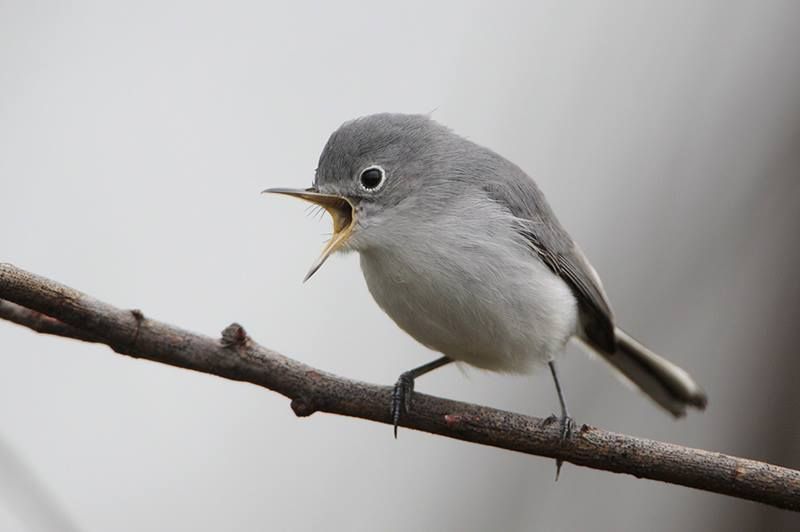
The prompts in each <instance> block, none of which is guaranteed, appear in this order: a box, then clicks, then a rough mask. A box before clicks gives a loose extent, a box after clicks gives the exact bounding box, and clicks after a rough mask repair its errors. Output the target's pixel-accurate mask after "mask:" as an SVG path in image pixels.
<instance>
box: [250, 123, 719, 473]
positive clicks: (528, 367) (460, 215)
mask: <svg viewBox="0 0 800 532" xmlns="http://www.w3.org/2000/svg"><path fill="white" fill-rule="evenodd" d="M264 192H268V193H274V194H282V195H287V196H293V197H296V198H300V199H303V200H306V201H308V202H311V203H313V204H316V205H317V206H320V207H322V208H323V209H325V210H326V211H327V212H328V213H329V214H330V215H331V218H332V220H333V235H332V237H331V239H330V241H329V242H328V243H327V244H326V246H325V247H324V249H323V251H322V253H321V254H320V256H319V258H318V259H317V260H316V261H315V262H314V263H313V264H312V266H311V268H310V269H309V271H308V273H307V274H306V277H305V279H304V282H305V281H306V280H308V279H309V278H310V277H311V276H312V275H314V273H315V272H317V270H319V268H320V267H321V266H322V264H323V263H324V262H325V261H326V260H327V258H328V257H330V256H331V255H332V254H334V253H340V252H341V253H346V252H356V253H358V255H359V260H360V265H361V270H362V272H363V275H364V279H365V281H366V284H367V287H368V289H369V292H370V294H371V295H372V297H373V298H374V300H375V301H376V302H377V304H378V306H380V308H381V309H383V311H384V312H385V313H386V314H387V315H388V316H389V317H390V318H391V319H392V320H393V321H394V322H395V323H396V324H397V325H398V326H399V327H400V328H401V329H402V330H403V331H405V332H406V333H408V334H409V335H410V336H412V337H413V338H415V339H416V340H417V341H418V342H419V343H421V344H422V345H424V346H426V347H428V348H430V349H431V350H433V351H436V352H438V353H440V354H441V356H440V357H439V358H437V359H435V360H433V361H431V362H429V363H427V364H424V365H422V366H419V367H416V368H413V369H411V370H409V371H406V372H404V373H402V374H401V375H400V377H399V378H398V379H397V382H396V383H395V385H394V389H393V393H392V398H391V405H389V408H390V413H391V420H392V422H393V425H394V435H395V437H397V427H398V425H399V424H400V422H401V419H402V416H403V415H405V414H407V413H408V412H409V411H411V409H412V407H413V405H412V399H413V393H414V385H415V381H416V379H417V378H418V377H420V376H422V375H424V374H426V373H429V372H431V371H433V370H435V369H437V368H441V367H443V366H445V365H448V364H451V363H453V362H459V363H462V364H466V365H469V366H474V367H477V368H480V369H484V370H490V371H495V372H500V373H506V374H527V373H530V372H532V371H535V370H536V369H538V368H543V367H544V366H549V369H550V373H551V375H552V378H553V381H554V384H555V389H556V392H557V395H558V400H559V406H560V410H561V412H560V417H559V418H558V419H559V420H560V423H561V438H562V441H563V440H565V439H566V438H568V437H570V435H571V431H572V428H573V426H574V421H573V420H572V418H571V417H570V414H569V410H568V408H567V402H566V400H565V394H564V391H563V388H562V386H561V382H560V380H559V373H558V371H557V369H556V360H557V358H558V357H559V355H560V354H561V353H562V352H563V351H564V349H565V346H566V344H567V343H568V342H569V341H570V340H571V339H573V338H574V339H576V340H577V341H579V342H580V343H582V344H584V345H585V346H586V347H588V349H589V350H591V351H593V352H595V353H597V354H598V355H600V357H601V358H602V359H603V360H605V361H606V362H608V363H609V365H610V366H611V367H612V368H613V369H614V370H616V372H617V373H618V374H619V375H620V376H621V377H623V379H624V380H628V381H631V382H632V383H633V384H634V385H635V386H636V387H638V388H639V389H640V390H641V391H642V392H644V394H645V395H647V396H649V397H650V398H651V399H652V400H653V401H655V403H656V404H658V405H659V406H661V407H662V408H664V409H665V410H666V411H667V412H669V413H670V414H672V415H673V416H675V417H681V416H683V415H685V414H686V411H687V408H689V407H693V408H697V409H700V410H703V409H705V407H706V404H707V396H706V393H705V392H704V391H703V389H702V388H701V387H700V386H699V385H698V384H697V383H696V382H695V380H694V379H693V378H692V377H691V376H690V375H689V373H687V372H686V371H685V370H684V369H682V368H680V367H678V366H677V365H675V364H673V363H672V362H669V361H668V360H667V359H666V358H664V357H662V356H660V355H658V354H656V353H655V352H653V351H651V350H650V349H648V348H647V347H645V346H644V345H643V344H641V343H639V342H638V341H637V340H636V339H634V338H633V337H632V336H630V335H629V334H627V333H626V332H625V331H623V330H622V329H621V328H620V327H618V326H617V323H616V320H615V318H614V314H613V313H612V310H611V305H610V303H609V300H608V297H607V295H606V292H605V290H604V288H603V284H602V282H601V280H600V277H599V276H598V274H597V272H596V270H595V269H594V267H592V265H591V264H590V263H589V260H588V259H587V257H586V255H584V253H583V252H582V251H581V249H580V248H579V247H578V245H577V244H576V243H575V241H574V240H573V239H572V237H571V236H570V235H569V233H568V232H567V231H566V230H565V229H564V227H563V226H562V225H561V223H560V222H559V221H558V219H557V218H556V215H555V214H554V212H553V210H552V209H551V207H550V206H549V204H548V202H547V201H546V199H545V197H544V195H543V193H542V192H541V190H540V189H539V187H538V186H537V184H536V183H535V182H534V180H533V179H532V178H531V177H529V176H528V174H526V173H525V172H524V171H523V170H522V169H521V168H520V167H519V166H517V165H515V164H514V163H512V162H511V161H509V160H508V159H506V158H505V157H503V156H501V155H499V154H498V153H496V152H494V151H492V150H491V149H489V148H486V147H484V146H481V145H479V144H477V143H475V142H473V141H471V140H469V139H467V138H465V137H463V136H461V135H458V134H457V133H455V132H454V131H452V130H451V129H449V128H448V127H446V126H444V125H442V124H440V123H439V122H437V121H435V120H433V119H432V118H431V117H430V116H428V115H423V114H400V113H379V114H373V115H367V116H363V117H360V118H356V119H354V120H350V121H348V122H345V123H344V124H343V125H341V126H340V127H339V128H338V129H336V131H334V132H333V133H332V134H331V135H330V137H329V139H328V141H327V143H326V144H325V146H324V148H323V150H322V153H321V155H320V158H319V163H318V166H317V169H316V172H315V175H314V180H313V183H312V185H311V186H310V187H308V188H304V189H295V188H269V189H267V190H265V191H264ZM552 418H553V420H555V417H554V416H552ZM558 466H559V468H560V462H559V463H558ZM557 475H558V473H557Z"/></svg>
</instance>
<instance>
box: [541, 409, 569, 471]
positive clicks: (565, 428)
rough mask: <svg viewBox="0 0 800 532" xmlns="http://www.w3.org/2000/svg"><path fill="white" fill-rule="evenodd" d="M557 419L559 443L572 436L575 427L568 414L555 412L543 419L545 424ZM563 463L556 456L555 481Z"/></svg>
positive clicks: (562, 443)
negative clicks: (559, 435)
mask: <svg viewBox="0 0 800 532" xmlns="http://www.w3.org/2000/svg"><path fill="white" fill-rule="evenodd" d="M556 421H558V422H559V423H560V424H561V440H560V443H561V445H564V443H565V442H566V441H567V440H568V439H570V438H571V437H572V431H573V430H574V429H575V420H574V419H572V418H571V417H569V416H568V415H562V416H561V417H558V416H556V415H555V414H551V415H550V416H549V417H548V418H546V419H545V420H544V422H545V423H546V424H548V425H549V424H551V423H555V422H556ZM562 465H564V461H563V460H561V459H560V458H556V482H558V476H559V475H560V474H561V466H562Z"/></svg>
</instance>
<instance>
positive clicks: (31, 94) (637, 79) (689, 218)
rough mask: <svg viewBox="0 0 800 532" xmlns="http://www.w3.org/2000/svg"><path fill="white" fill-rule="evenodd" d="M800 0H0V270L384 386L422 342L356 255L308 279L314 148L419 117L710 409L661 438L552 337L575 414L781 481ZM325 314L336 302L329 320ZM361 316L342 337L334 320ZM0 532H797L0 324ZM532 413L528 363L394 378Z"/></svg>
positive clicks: (315, 236) (539, 411)
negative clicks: (488, 173) (563, 241)
mask: <svg viewBox="0 0 800 532" xmlns="http://www.w3.org/2000/svg"><path fill="white" fill-rule="evenodd" d="M798 23H800V3H798V2H795V1H794V0H785V1H740V0H717V1H713V0H709V1H705V2H634V1H630V2H624V1H615V2H602V3H600V2H591V1H584V2H570V3H569V4H568V5H567V3H564V2H560V1H551V2H545V1H535V2H526V1H518V2H474V1H471V2H470V1H459V2H441V3H430V2H417V1H404V2H402V3H400V2H395V3H393V4H392V5H380V4H377V3H374V2H350V1H339V2H335V3H334V2H329V3H323V2H316V3H312V2H293V3H291V4H290V3H281V4H277V3H275V4H269V3H264V2H218V3H199V2H188V1H186V2H128V3H120V2H113V3H109V2H74V3H62V2H21V1H20V2H13V1H0V213H2V221H3V223H2V224H1V225H0V260H2V261H9V262H13V263H14V264H16V265H18V266H21V267H23V268H26V269H29V270H31V271H33V272H36V273H39V274H42V275H46V276H49V277H52V278H54V279H57V280H59V281H61V282H63V283H66V284H68V285H71V286H73V287H76V288H78V289H81V290H83V291H85V292H88V293H90V294H92V295H94V296H95V297H98V298H101V299H103V300H105V301H108V302H110V303H113V304H115V305H118V306H122V307H129V308H141V309H143V311H144V313H145V314H146V315H148V316H151V317H153V318H156V319H160V320H165V321H168V322H172V323H174V324H177V325H180V326H183V327H186V328H188V329H191V330H195V331H198V332H202V333H205V334H209V335H216V334H218V332H219V331H220V330H221V329H222V328H223V327H225V326H226V325H227V324H229V323H230V322H231V321H234V320H236V321H239V322H240V323H242V324H243V325H244V326H245V327H246V328H247V330H248V332H249V333H250V334H251V335H252V336H253V337H254V338H255V339H256V340H257V341H259V342H261V343H262V344H264V345H266V346H268V347H271V348H273V349H277V350H279V351H281V352H283V353H285V354H287V355H289V356H291V357H295V358H297V359H299V360H302V361H303V362H305V363H307V364H310V365H312V366H317V367H319V368H323V369H325V370H328V371H331V372H335V373H338V374H340V375H345V376H348V377H352V378H356V379H360V380H366V381H370V382H376V383H384V384H390V383H393V382H394V381H395V379H396V378H397V376H398V374H399V373H400V372H402V371H403V370H406V369H409V368H411V367H414V366H417V365H419V364H421V363H424V362H426V361H428V360H431V359H432V357H433V356H434V354H433V353H431V352H429V351H427V350H426V349H425V348H423V347H421V346H420V345H418V344H416V343H415V342H414V341H413V340H412V339H410V338H409V337H407V336H406V335H405V334H404V333H402V332H401V331H400V330H399V329H398V328H397V327H396V326H395V325H394V324H393V323H392V322H391V321H390V320H389V318H387V317H386V316H385V315H384V314H383V313H382V312H381V311H380V310H379V309H378V307H377V306H376V305H375V304H374V303H373V301H372V299H371V297H370V296H369V294H368V292H367V290H366V288H365V285H364V282H363V280H362V277H361V272H360V271H359V266H358V261H357V257H356V256H352V255H351V256H344V257H338V258H335V259H333V260H331V261H329V262H328V263H327V264H326V265H325V267H324V268H323V269H322V270H321V271H320V272H319V273H318V274H317V275H316V276H315V277H314V278H313V279H312V280H311V281H310V282H309V283H307V284H306V285H303V284H301V279H302V278H303V274H304V273H305V271H306V269H307V267H308V266H309V264H310V262H311V261H312V260H313V259H314V258H315V257H316V256H317V253H318V252H319V250H320V247H321V245H322V243H323V242H324V240H325V236H324V235H325V234H326V233H328V232H329V231H330V222H329V221H328V220H322V221H321V220H319V219H315V218H313V217H309V216H307V215H306V214H305V213H304V206H303V205H302V204H301V203H299V202H296V201H291V200H288V199H285V198H280V197H265V196H261V195H260V194H259V192H260V191H261V190H262V189H264V188H266V187H271V186H280V185H282V186H306V185H308V184H310V182H311V179H312V177H313V173H314V168H315V166H316V162H317V157H318V154H319V151H320V150H321V148H322V146H323V144H324V143H325V141H326V140H327V137H328V135H329V134H330V133H331V132H332V131H333V130H334V129H335V128H336V127H338V126H339V125H340V124H341V123H342V122H344V121H345V120H348V119H351V118H354V117H356V116H360V115H364V114H369V113H374V112H379V111H398V112H417V113H429V112H432V113H433V114H432V116H433V117H434V118H435V119H437V120H439V121H441V122H443V123H445V124H447V125H449V126H451V127H452V128H454V129H455V130H456V131H457V132H459V133H461V134H463V135H465V136H467V137H469V138H471V139H473V140H475V141H477V142H479V143H481V144H485V145H488V146H490V147H491V148H493V149H495V150H496V151H498V152H500V153H501V154H503V155H505V156H507V157H508V158H510V159H511V160H513V161H515V162H516V163H518V164H519V165H520V166H521V167H523V168H524V169H525V170H526V171H527V172H528V173H530V174H531V175H532V176H534V177H535V178H536V179H537V181H538V183H539V185H540V186H541V188H542V189H543V190H544V191H545V193H546V194H547V196H548V198H549V200H550V203H551V204H552V206H553V207H554V209H555V210H556V212H557V213H558V214H559V217H560V219H561V221H562V222H563V224H564V225H565V226H566V227H567V228H568V229H569V230H570V231H571V233H572V234H573V236H574V237H575V238H576V240H577V241H578V242H580V244H581V246H582V247H583V249H584V250H585V251H586V253H587V255H588V256H589V257H590V258H591V260H592V262H593V263H594V265H595V267H596V268H597V269H598V271H599V272H600V274H601V275H602V277H603V279H604V281H605V286H606V289H607V291H608V293H609V296H610V297H611V300H612V303H613V306H614V309H615V312H616V315H617V317H618V319H619V321H620V323H621V324H622V325H623V326H624V327H625V328H626V329H627V330H628V331H629V332H630V333H632V334H633V335H634V336H636V337H638V338H640V339H641V340H643V341H644V342H645V343H647V344H648V345H649V346H650V347H652V348H653V349H655V350H656V351H658V352H660V353H663V354H665V355H667V356H668V357H669V358H671V359H672V360H674V361H675V362H677V363H679V364H680V365H682V366H684V367H685V368H687V369H688V370H689V371H691V372H692V374H693V375H694V376H695V377H696V378H697V380H698V381H700V382H701V383H702V384H703V385H704V386H705V387H706V389H707V391H708V393H709V396H710V404H709V408H708V410H707V411H706V412H705V413H704V414H702V415H701V414H696V413H692V414H691V415H689V417H688V418H686V419H683V420H679V421H674V420H672V419H671V418H670V417H669V416H667V415H665V414H664V413H662V412H661V411H660V410H659V409H657V408H656V407H655V406H654V405H653V404H651V403H650V402H649V401H647V400H646V399H644V398H643V397H642V396H639V395H638V394H637V393H636V392H634V391H632V390H630V389H628V388H626V387H625V386H621V385H619V383H618V382H617V380H616V379H615V378H614V377H613V376H612V375H611V373H610V372H609V371H607V370H606V367H605V366H604V365H603V364H602V363H600V362H597V361H595V360H592V359H589V358H588V357H587V356H585V354H584V353H583V352H581V350H580V347H579V346H572V347H571V348H570V349H569V351H568V352H567V353H566V355H565V357H564V359H563V361H562V362H561V366H562V367H561V370H562V379H563V383H564V386H565V391H566V393H567V397H568V400H569V404H570V408H571V410H572V413H573V415H574V417H575V418H576V419H577V421H578V422H579V423H590V424H592V425H596V426H599V427H603V428H607V429H610V430H614V431H620V432H625V433H629V434H633V435H637V436H643V437H648V438H655V439H659V440H666V441H670V442H676V443H679V444H684V445H689V446H694V447H701V448H705V449H709V450H715V451H721V452H726V453H732V454H735V455H741V456H746V457H750V458H755V459H759V460H766V461H768V462H772V463H776V464H782V465H786V466H789V467H794V468H799V467H800V429H799V428H798V424H797V409H798V407H799V406H800V389H799V388H798V386H797V382H798V380H799V379H800V357H798V356H797V355H798V353H797V348H796V345H797V343H796V336H797V332H796V331H797V327H798V310H797V309H798V304H797V300H798V297H800V283H799V282H798V280H797V270H798V263H799V262H800V260H799V259H800V252H799V251H798V236H797V235H798V229H800V171H799V170H798V168H800V28H799V27H798ZM343 304H344V305H346V306H347V311H345V312H343V311H342V306H343ZM354 330H358V331H360V332H361V333H362V334H360V335H359V338H353V337H350V336H348V335H346V334H344V333H343V331H354ZM0 351H1V352H2V364H3V371H2V372H0V530H4V531H5V530H86V531H101V530H114V531H140V530H193V531H212V530H214V531H216V530H230V531H247V530H320V529H325V530H476V531H477V530H490V529H493V530H507V531H516V530H544V531H549V530H587V529H591V530H598V531H606V530H608V531H615V530H649V531H672V530H682V531H695V530H696V531H701V530H702V531H708V530H729V529H732V528H734V529H737V530H797V529H798V528H797V527H798V526H800V519H798V517H797V516H796V515H793V514H789V513H787V512H782V511H779V510H775V509H771V508H767V507H764V506H761V505H758V504H755V503H750V502H745V501H741V500H737V499H732V498H727V497H723V496H719V495H713V494H708V493H704V492H700V491H694V490H691V489H687V488H682V487H676V486H671V485H667V484H662V483H657V482H652V481H647V480H637V479H634V478H633V477H629V476H623V475H614V474H610V473H604V472H597V471H592V470H589V469H584V468H577V467H574V466H571V465H569V464H567V465H565V467H564V470H563V471H562V474H561V480H560V481H559V482H558V483H554V482H553V476H554V473H555V467H554V464H553V462H552V461H551V460H546V459H542V458H537V457H530V456H523V455H518V454H514V453H511V452H506V451H500V450H497V449H492V448H486V447H480V446H477V445H471V444H466V443H461V442H456V441H453V440H449V439H445V438H440V437H434V436H430V435H427V434H422V433H416V432H412V431H409V430H402V431H401V433H400V437H399V439H398V440H396V441H395V440H394V439H393V438H392V433H391V429H390V428H389V427H387V426H384V425H378V424H373V423H369V422H365V421H361V420H352V419H346V418H340V417H335V416H330V415H324V414H317V415H314V416H312V417H311V418H308V419H297V418H295V417H294V415H293V414H292V412H291V410H290V409H289V404H288V401H287V400H286V399H284V398H283V397H280V396H278V395H276V394H274V393H272V392H269V391H266V390H263V389H260V388H257V387H255V386H251V385H247V384H241V383H234V382H228V381H225V380H222V379H220V378H216V377H211V376H208V375H203V374H199V373H193V372H189V371H185V370H180V369H176V368H172V367H167V366H162V365H158V364H155V363H151V362H146V361H141V360H133V359H130V358H126V357H123V356H119V355H116V354H113V353H112V352H111V351H110V350H109V349H107V348H104V347H100V346H95V345H88V344H83V343H80V342H76V341H70V340H64V339H61V338H53V337H46V336H39V335H36V334H34V333H32V332H30V331H28V330H25V329H22V328H19V327H17V326H14V325H11V324H6V323H0ZM417 389H418V390H420V391H424V392H426V393H430V394H435V395H442V396H446V397H451V398H457V399H460V400H464V401H471V402H477V403H483V404H488V405H491V406H495V407H499V408H504V409H508V410H513V411H518V412H523V413H527V414H532V415H538V416H546V415H548V414H550V413H551V412H555V411H557V402H556V395H555V393H554V390H553V385H552V382H551V381H550V377H549V375H548V374H547V373H546V372H544V373H542V374H539V375H535V376H532V377H505V376H496V375H491V374H487V373H482V372H479V371H472V372H469V373H468V374H466V375H465V374H463V373H462V372H460V371H458V370H457V369H456V368H446V369H443V370H440V371H438V372H436V373H433V374H431V375H429V376H425V377H423V378H421V379H420V380H419V381H418V383H417Z"/></svg>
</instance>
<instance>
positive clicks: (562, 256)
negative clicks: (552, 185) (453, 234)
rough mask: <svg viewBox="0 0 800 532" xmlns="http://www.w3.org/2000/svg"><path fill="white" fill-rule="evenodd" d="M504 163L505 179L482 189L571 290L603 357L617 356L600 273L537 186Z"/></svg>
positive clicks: (586, 332) (590, 337) (589, 337)
mask: <svg viewBox="0 0 800 532" xmlns="http://www.w3.org/2000/svg"><path fill="white" fill-rule="evenodd" d="M504 162H506V163H507V165H505V166H506V168H505V172H504V175H503V176H502V177H500V176H492V177H491V178H490V180H488V181H485V182H484V184H483V185H484V186H483V188H484V190H486V192H487V193H488V194H489V197H490V198H492V199H493V200H494V201H496V202H498V203H500V204H502V205H504V206H505V207H507V208H508V209H509V211H511V214H513V215H514V216H515V217H517V218H519V219H521V220H522V222H523V223H520V226H519V229H518V230H519V232H520V234H521V235H522V236H524V237H525V239H526V240H527V241H528V242H529V243H530V245H531V248H532V249H533V250H534V251H535V253H536V254H537V255H538V256H539V258H540V259H541V260H542V262H544V263H545V264H546V265H547V267H548V268H550V270H552V271H553V273H555V274H556V275H558V276H559V277H561V278H562V279H563V280H564V281H566V283H567V285H569V287H570V288H571V289H572V293H573V294H574V295H575V298H576V299H577V300H578V311H579V319H580V323H581V327H582V329H583V334H584V336H585V338H586V340H587V341H588V342H589V343H590V344H591V345H593V346H594V347H595V348H597V349H599V350H601V351H603V352H606V353H613V352H614V351H615V350H616V339H615V334H614V318H613V314H612V312H611V306H610V305H609V303H608V299H607V297H606V294H605V292H604V291H603V286H602V284H601V282H600V279H599V277H598V276H597V273H596V272H595V271H594V268H592V266H591V265H590V264H589V262H588V261H587V260H586V257H585V256H584V255H583V253H582V252H581V250H580V249H579V248H578V247H577V246H576V245H575V243H574V242H573V241H572V238H571V237H570V236H569V234H568V233H567V232H566V230H564V228H563V227H561V224H560V223H559V222H558V219H556V217H555V215H554V214H553V211H552V210H551V209H550V206H549V205H548V204H547V201H546V200H545V198H544V195H543V194H542V192H541V191H540V190H539V188H538V187H537V186H536V183H534V182H533V180H532V179H531V178H530V177H528V176H527V175H526V174H525V173H524V172H523V171H522V170H521V169H519V168H518V167H516V166H514V165H513V164H511V163H509V162H507V161H505V160H504Z"/></svg>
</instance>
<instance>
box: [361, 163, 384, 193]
mask: <svg viewBox="0 0 800 532" xmlns="http://www.w3.org/2000/svg"><path fill="white" fill-rule="evenodd" d="M381 179H383V174H382V173H381V171H380V170H378V169H377V168H368V169H366V170H364V171H363V172H361V184H362V185H364V188H366V189H373V188H375V187H377V186H378V185H380V184H381Z"/></svg>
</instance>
